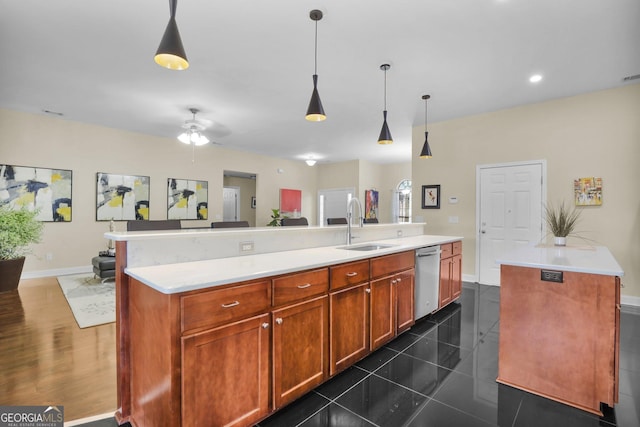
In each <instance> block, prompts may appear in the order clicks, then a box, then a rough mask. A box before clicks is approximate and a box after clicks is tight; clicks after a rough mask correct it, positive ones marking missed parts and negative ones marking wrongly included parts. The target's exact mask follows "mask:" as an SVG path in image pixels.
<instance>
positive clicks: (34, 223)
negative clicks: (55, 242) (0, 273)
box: [0, 205, 44, 260]
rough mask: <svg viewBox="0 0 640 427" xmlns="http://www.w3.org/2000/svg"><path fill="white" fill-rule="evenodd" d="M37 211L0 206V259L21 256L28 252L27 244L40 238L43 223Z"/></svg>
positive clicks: (36, 241)
mask: <svg viewBox="0 0 640 427" xmlns="http://www.w3.org/2000/svg"><path fill="white" fill-rule="evenodd" d="M37 215H38V212H37V211H30V210H27V209H26V208H22V209H19V210H15V209H11V208H10V207H9V206H8V205H4V206H0V260H8V259H16V258H21V257H23V256H25V255H27V254H28V253H30V248H29V245H30V244H32V243H38V242H39V241H40V239H41V238H42V228H43V225H44V224H43V223H42V222H40V221H38V220H37V219H36V217H37Z"/></svg>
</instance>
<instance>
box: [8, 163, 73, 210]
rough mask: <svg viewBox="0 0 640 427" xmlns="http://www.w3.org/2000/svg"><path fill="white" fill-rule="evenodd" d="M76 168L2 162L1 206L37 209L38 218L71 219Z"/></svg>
mask: <svg viewBox="0 0 640 427" xmlns="http://www.w3.org/2000/svg"><path fill="white" fill-rule="evenodd" d="M71 185H72V172H71V171H70V170H65V169H49V168H37V167H30V166H15V165H0V206H2V205H9V206H11V207H12V208H15V209H21V208H23V207H24V208H27V209H29V210H35V209H37V210H38V211H39V213H38V220H40V221H47V222H71V206H72V204H71V194H72V193H71Z"/></svg>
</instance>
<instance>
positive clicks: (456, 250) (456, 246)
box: [452, 240, 462, 255]
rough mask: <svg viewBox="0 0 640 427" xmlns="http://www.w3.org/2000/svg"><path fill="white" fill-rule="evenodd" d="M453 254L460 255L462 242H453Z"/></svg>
mask: <svg viewBox="0 0 640 427" xmlns="http://www.w3.org/2000/svg"><path fill="white" fill-rule="evenodd" d="M452 245H453V255H462V242H461V241H460V240H458V241H457V242H453V243H452Z"/></svg>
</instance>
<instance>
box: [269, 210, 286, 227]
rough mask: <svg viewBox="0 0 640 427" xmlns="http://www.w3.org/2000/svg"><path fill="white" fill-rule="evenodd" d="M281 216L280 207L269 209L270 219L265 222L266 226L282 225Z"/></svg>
mask: <svg viewBox="0 0 640 427" xmlns="http://www.w3.org/2000/svg"><path fill="white" fill-rule="evenodd" d="M282 218H285V217H282V216H280V209H271V221H270V222H269V223H268V224H267V227H279V226H281V225H282V223H281V222H280V221H282Z"/></svg>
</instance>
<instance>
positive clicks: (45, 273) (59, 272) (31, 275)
mask: <svg viewBox="0 0 640 427" xmlns="http://www.w3.org/2000/svg"><path fill="white" fill-rule="evenodd" d="M92 271H93V267H92V266H90V265H87V266H82V267H67V268H54V269H51V270H37V271H26V272H25V271H23V272H22V275H21V276H20V280H24V279H39V278H42V277H57V276H66V275H67V274H80V273H91V272H92Z"/></svg>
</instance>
